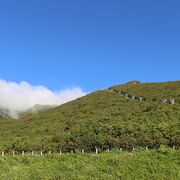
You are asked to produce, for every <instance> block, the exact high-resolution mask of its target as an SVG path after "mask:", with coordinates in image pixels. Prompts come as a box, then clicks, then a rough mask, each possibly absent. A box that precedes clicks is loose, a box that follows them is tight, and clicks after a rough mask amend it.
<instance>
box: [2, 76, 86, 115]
mask: <svg viewBox="0 0 180 180" xmlns="http://www.w3.org/2000/svg"><path fill="white" fill-rule="evenodd" d="M84 95H86V93H85V92H83V91H82V89H81V88H79V87H75V88H70V89H63V90H60V91H51V90H50V89H48V88H47V87H44V86H33V85H31V84H29V83H28V82H25V81H22V82H20V83H15V82H8V81H6V80H1V79H0V107H1V108H5V109H8V110H9V111H10V115H11V116H13V117H15V116H16V115H17V112H18V111H24V110H27V109H29V108H31V107H33V106H34V105H36V104H40V105H61V104H63V103H66V102H68V101H71V100H74V99H76V98H79V97H81V96H84Z"/></svg>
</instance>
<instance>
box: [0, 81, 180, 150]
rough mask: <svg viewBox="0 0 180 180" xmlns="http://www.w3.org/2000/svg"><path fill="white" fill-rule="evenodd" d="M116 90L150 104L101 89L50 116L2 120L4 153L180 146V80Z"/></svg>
mask: <svg viewBox="0 0 180 180" xmlns="http://www.w3.org/2000/svg"><path fill="white" fill-rule="evenodd" d="M113 88H114V89H116V90H123V91H127V92H128V93H130V94H132V95H134V96H143V97H146V101H145V102H143V103H140V102H139V101H133V100H126V99H125V98H124V97H121V96H119V95H118V94H117V93H113V92H112V93H111V92H107V91H104V90H101V91H97V92H94V93H92V94H89V95H87V96H85V97H82V98H79V99H77V100H75V101H72V102H69V103H67V104H64V105H62V106H59V107H56V108H53V109H50V110H48V111H46V112H40V113H37V114H29V115H26V116H25V117H23V118H21V119H19V120H1V121H0V127H1V128H0V150H4V151H12V150H15V151H32V150H43V151H48V150H52V151H58V150H59V149H61V150H62V151H70V150H72V149H74V150H80V149H85V150H86V151H92V150H94V148H95V147H98V148H100V149H102V150H104V149H108V148H110V149H116V148H123V149H127V150H129V149H132V148H133V147H145V146H148V147H150V148H158V147H159V146H160V145H161V144H163V145H167V146H171V147H172V146H173V145H175V146H176V147H178V146H179V145H180V81H177V82H167V83H144V84H141V83H128V84H125V85H119V86H114V87H113ZM154 98H156V99H157V100H158V101H157V102H155V101H153V99H154ZM162 98H175V101H176V104H174V105H172V104H161V103H160V100H161V99H162Z"/></svg>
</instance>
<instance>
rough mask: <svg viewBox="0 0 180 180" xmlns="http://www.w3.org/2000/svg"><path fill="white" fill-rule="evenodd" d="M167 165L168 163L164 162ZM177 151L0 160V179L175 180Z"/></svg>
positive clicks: (178, 164)
mask: <svg viewBox="0 0 180 180" xmlns="http://www.w3.org/2000/svg"><path fill="white" fill-rule="evenodd" d="M167 162H168V163H167ZM179 178H180V151H172V150H167V149H161V150H156V151H154V150H153V151H149V152H146V151H138V152H133V153H127V152H109V153H103V154H99V155H92V154H84V155H81V154H74V155H70V154H69V155H67V154H66V155H61V156H60V155H58V154H54V155H50V156H33V157H32V156H30V155H29V156H24V157H22V156H14V157H13V156H7V157H0V179H2V180H3V179H4V180H7V179H23V180H26V179H68V180H71V179H82V180H84V179H102V180H103V179H104V180H105V179H122V180H128V179H146V180H157V179H158V180H178V179H179Z"/></svg>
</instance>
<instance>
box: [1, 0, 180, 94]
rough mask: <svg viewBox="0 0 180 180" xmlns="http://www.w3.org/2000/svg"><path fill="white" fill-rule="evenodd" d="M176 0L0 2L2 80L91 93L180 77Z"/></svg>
mask: <svg viewBox="0 0 180 180" xmlns="http://www.w3.org/2000/svg"><path fill="white" fill-rule="evenodd" d="M179 9H180V1H179V0H136V1H134V0H31V1H24V0H5V1H0V79H4V80H8V81H13V82H20V81H22V80H24V81H27V82H29V83H30V84H33V85H39V84H42V85H44V86H46V87H49V88H50V89H52V90H58V89H62V88H67V87H73V86H79V87H82V89H83V90H85V91H88V92H90V91H94V90H96V89H101V88H104V87H107V86H110V85H115V84H120V83H124V82H127V81H130V80H140V81H143V82H153V81H169V80H179V79H180V77H179V75H180V73H179V72H180V10H179Z"/></svg>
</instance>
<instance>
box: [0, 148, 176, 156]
mask: <svg viewBox="0 0 180 180" xmlns="http://www.w3.org/2000/svg"><path fill="white" fill-rule="evenodd" d="M141 149H143V150H145V151H149V148H148V147H145V148H141ZM172 149H173V150H176V149H178V147H175V146H173V147H172ZM116 150H117V149H116ZM136 150H139V148H135V147H133V148H132V151H136ZM118 151H120V152H122V151H124V152H125V150H123V149H122V148H120V149H118ZM132 151H131V152H132ZM35 152H36V153H35ZM45 152H47V153H45ZM101 152H110V149H107V150H106V151H102V150H100V149H98V148H96V149H95V151H94V152H90V153H92V154H100V153H101ZM54 153H56V154H57V153H58V154H59V155H62V154H63V152H62V151H61V150H60V151H59V152H54ZM67 153H68V152H64V154H67ZM85 153H89V152H85V150H84V149H82V150H81V154H85ZM25 154H28V155H29V154H31V155H32V156H34V155H40V156H43V155H51V154H53V153H52V151H40V152H38V151H31V152H29V151H28V152H25V151H22V152H21V153H18V152H15V151H12V152H11V153H10V152H5V151H2V153H1V156H3V157H4V156H6V155H13V156H15V155H22V156H25ZM68 154H75V151H74V150H71V151H70V152H69V153H68Z"/></svg>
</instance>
